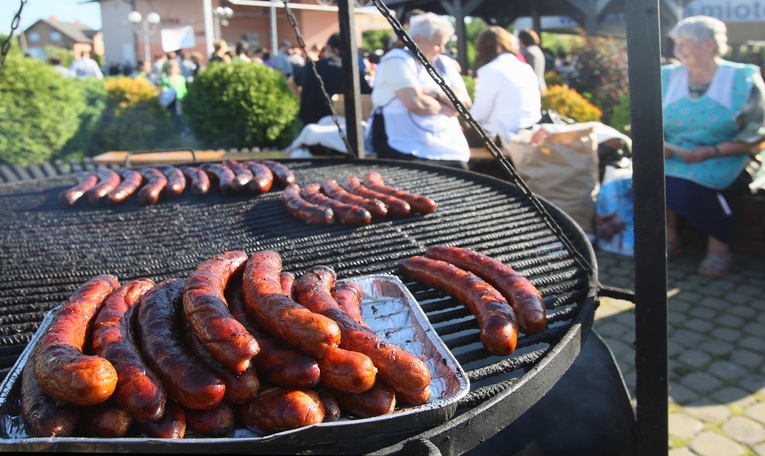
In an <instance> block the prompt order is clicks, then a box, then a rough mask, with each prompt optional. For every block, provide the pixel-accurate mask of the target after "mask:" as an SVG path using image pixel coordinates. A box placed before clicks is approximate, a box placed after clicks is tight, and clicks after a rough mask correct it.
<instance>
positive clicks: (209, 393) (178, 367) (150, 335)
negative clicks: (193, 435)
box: [138, 278, 226, 414]
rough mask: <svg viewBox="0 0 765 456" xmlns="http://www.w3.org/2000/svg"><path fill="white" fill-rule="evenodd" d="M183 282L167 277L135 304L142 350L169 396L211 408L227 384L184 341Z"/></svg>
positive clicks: (203, 407) (197, 407)
mask: <svg viewBox="0 0 765 456" xmlns="http://www.w3.org/2000/svg"><path fill="white" fill-rule="evenodd" d="M183 286H184V281H183V280H182V279H173V278H171V279H166V280H164V281H162V282H160V283H158V284H157V285H156V286H155V287H154V288H153V289H151V291H149V292H148V293H146V295H144V297H143V298H142V299H141V301H140V303H139V304H138V331H139V335H140V340H141V351H142V353H143V354H144V356H145V359H146V361H147V363H148V364H149V366H151V368H152V369H153V370H154V372H156V373H157V374H158V375H159V377H160V378H161V379H162V383H163V384H164V386H165V388H166V389H167V393H168V396H169V397H170V398H172V399H173V400H175V401H177V402H179V403H180V404H181V405H183V406H184V407H188V408H193V409H200V410H206V409H211V408H213V407H215V406H216V405H218V404H219V403H220V401H221V400H222V399H223V395H224V394H225V393H226V385H225V383H224V382H223V380H221V379H220V377H218V376H217V375H215V374H214V373H213V372H211V370H210V368H209V367H207V365H206V364H204V363H203V362H202V361H200V360H199V359H197V358H196V357H194V356H193V355H192V354H191V353H190V352H189V349H188V348H187V347H186V345H185V344H184V342H183V336H182V335H181V334H180V326H179V318H178V317H179V312H183V309H182V306H183ZM166 408H167V407H166ZM165 413H166V414H167V411H166V412H165Z"/></svg>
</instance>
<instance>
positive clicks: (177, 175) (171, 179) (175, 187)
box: [155, 165, 186, 196]
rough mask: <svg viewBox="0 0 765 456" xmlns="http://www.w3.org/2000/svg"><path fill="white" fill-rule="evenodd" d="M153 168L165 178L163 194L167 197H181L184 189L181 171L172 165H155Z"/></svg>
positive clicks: (184, 182)
mask: <svg viewBox="0 0 765 456" xmlns="http://www.w3.org/2000/svg"><path fill="white" fill-rule="evenodd" d="M155 168H157V169H158V170H160V171H161V172H162V174H164V175H165V177H166V178H167V185H166V186H165V188H164V192H165V193H166V194H168V195H169V196H181V194H183V191H184V190H185V189H186V176H184V175H183V171H181V170H180V169H179V168H176V167H175V166H173V165H157V166H155Z"/></svg>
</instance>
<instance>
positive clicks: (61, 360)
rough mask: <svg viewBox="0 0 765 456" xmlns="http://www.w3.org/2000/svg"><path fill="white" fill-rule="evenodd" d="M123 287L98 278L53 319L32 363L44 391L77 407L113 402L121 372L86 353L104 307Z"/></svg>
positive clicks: (108, 277)
mask: <svg viewBox="0 0 765 456" xmlns="http://www.w3.org/2000/svg"><path fill="white" fill-rule="evenodd" d="M118 287H119V282H118V281H117V278H116V277H114V276H112V275H108V274H101V275H98V276H96V277H94V278H92V279H90V280H88V281H87V282H85V283H84V284H82V285H80V287H79V288H78V289H77V290H75V292H74V293H73V294H72V295H71V296H70V297H69V299H68V300H67V301H66V302H65V303H64V304H62V305H61V308H60V309H59V311H58V312H57V313H56V315H55V316H54V317H53V320H52V321H51V324H50V326H48V328H47V329H46V330H45V333H44V334H43V335H42V337H41V338H40V340H39V341H38V342H37V345H36V346H35V349H34V352H33V354H32V362H34V365H35V377H36V378H37V382H38V383H39V385H40V388H41V389H42V391H43V392H44V393H45V394H47V395H49V396H52V397H53V398H55V399H58V400H61V401H64V402H68V403H70V404H76V405H93V404H98V403H101V402H104V401H105V400H107V399H109V397H111V395H112V394H113V393H114V389H115V388H116V387H117V371H116V370H115V369H114V366H113V365H112V363H110V362H109V361H107V360H106V359H104V358H102V357H100V356H91V355H85V354H84V353H83V349H84V346H85V340H86V338H87V336H88V333H89V331H90V328H91V325H92V323H93V319H94V317H95V315H96V313H97V312H98V309H99V308H100V306H101V304H102V303H103V302H104V300H105V299H106V298H107V297H108V296H109V294H111V293H112V292H113V291H114V290H115V289H117V288H118Z"/></svg>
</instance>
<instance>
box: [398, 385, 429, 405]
mask: <svg viewBox="0 0 765 456" xmlns="http://www.w3.org/2000/svg"><path fill="white" fill-rule="evenodd" d="M429 399H430V388H429V387H428V388H424V389H423V390H422V391H418V392H416V393H402V392H401V391H396V402H397V403H403V404H409V405H422V404H424V403H426V402H428V400H429Z"/></svg>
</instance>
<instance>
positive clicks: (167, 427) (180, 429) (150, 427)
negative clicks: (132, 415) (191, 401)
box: [138, 401, 186, 439]
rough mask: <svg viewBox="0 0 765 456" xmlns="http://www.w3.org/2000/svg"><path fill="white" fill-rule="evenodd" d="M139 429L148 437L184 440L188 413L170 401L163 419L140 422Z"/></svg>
mask: <svg viewBox="0 0 765 456" xmlns="http://www.w3.org/2000/svg"><path fill="white" fill-rule="evenodd" d="M138 428H139V429H140V430H141V432H143V433H144V434H146V435H147V436H148V437H153V438H157V439H182V438H183V437H184V436H185V435H186V412H185V411H184V410H183V407H181V406H180V405H178V404H177V403H175V402H173V401H169V402H168V403H167V407H165V414H164V415H162V418H160V419H159V420H157V421H140V422H138Z"/></svg>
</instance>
